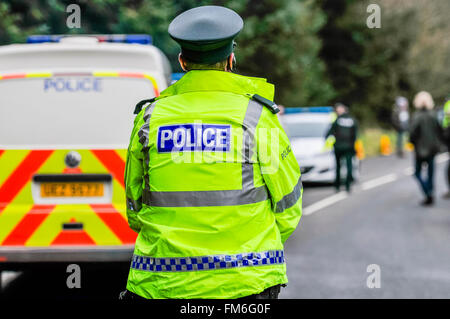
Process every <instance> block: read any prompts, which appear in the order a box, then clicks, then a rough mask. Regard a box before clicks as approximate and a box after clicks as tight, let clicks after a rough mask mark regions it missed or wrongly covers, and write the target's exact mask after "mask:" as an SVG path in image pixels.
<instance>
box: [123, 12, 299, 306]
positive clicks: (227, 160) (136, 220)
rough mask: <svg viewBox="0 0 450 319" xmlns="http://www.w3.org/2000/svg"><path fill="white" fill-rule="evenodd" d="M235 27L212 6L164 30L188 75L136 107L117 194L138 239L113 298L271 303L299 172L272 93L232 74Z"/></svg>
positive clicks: (294, 220)
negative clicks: (122, 192) (121, 288)
mask: <svg viewBox="0 0 450 319" xmlns="http://www.w3.org/2000/svg"><path fill="white" fill-rule="evenodd" d="M242 28H243V21H242V19H241V17H240V16H239V15H238V14H237V13H235V12H234V11H232V10H230V9H227V8H224V7H218V6H203V7H198V8H194V9H191V10H188V11H186V12H184V13H182V14H180V15H179V16H177V17H176V18H175V19H174V20H173V21H172V23H171V24H170V26H169V34H170V36H171V37H172V38H173V39H174V40H175V41H176V42H178V43H179V45H180V46H181V53H180V55H179V62H180V65H181V67H182V68H183V69H184V70H185V71H186V72H187V73H186V74H185V75H184V76H183V77H182V78H181V79H180V80H179V81H177V82H176V83H174V84H173V85H172V86H170V87H169V88H167V89H166V90H165V91H163V92H162V93H161V95H160V96H159V97H158V98H155V99H151V100H147V101H143V102H142V103H139V104H138V105H137V110H136V112H139V113H138V115H137V117H136V119H135V125H134V129H133V132H132V136H131V141H130V145H129V149H128V155H127V163H126V172H125V187H126V195H127V215H128V221H129V225H130V227H131V228H132V229H134V230H135V231H136V232H138V233H139V236H138V238H137V240H136V245H135V250H134V255H133V259H132V262H131V268H130V273H129V277H128V283H127V291H125V292H123V293H122V294H121V298H124V299H126V298H134V299H136V298H146V299H150V298H276V297H277V296H278V293H279V291H280V285H284V284H286V283H287V277H286V264H285V256H284V252H283V244H284V242H285V241H286V240H287V239H288V237H289V236H290V235H291V233H292V232H293V231H294V230H295V228H296V226H297V224H298V222H299V220H300V216H301V203H302V192H303V189H302V184H301V180H300V168H299V165H298V163H297V161H296V159H295V156H294V155H293V153H292V152H291V148H290V145H289V140H288V138H287V136H286V134H285V132H284V131H283V129H282V127H281V125H280V123H279V121H278V118H277V116H276V113H277V111H278V108H277V106H276V105H275V104H274V103H273V102H272V99H273V95H274V86H273V85H272V84H269V83H268V82H267V81H266V80H265V79H262V78H250V77H245V76H241V75H237V74H234V73H232V72H231V70H233V66H234V64H235V58H234V52H233V50H234V47H235V44H234V39H235V37H236V36H237V35H238V33H239V32H240V31H241V29H242ZM141 107H142V109H141V110H140V111H139V108H141Z"/></svg>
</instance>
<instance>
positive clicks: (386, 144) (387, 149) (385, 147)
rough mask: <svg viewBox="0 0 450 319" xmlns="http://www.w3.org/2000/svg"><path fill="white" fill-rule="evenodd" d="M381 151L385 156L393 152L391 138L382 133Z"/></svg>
mask: <svg viewBox="0 0 450 319" xmlns="http://www.w3.org/2000/svg"><path fill="white" fill-rule="evenodd" d="M380 153H381V155H383V156H388V155H391V153H392V149H391V140H390V139H389V136H387V135H381V137H380Z"/></svg>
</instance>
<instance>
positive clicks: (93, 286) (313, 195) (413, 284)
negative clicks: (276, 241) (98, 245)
mask: <svg viewBox="0 0 450 319" xmlns="http://www.w3.org/2000/svg"><path fill="white" fill-rule="evenodd" d="M446 159H447V155H445V154H444V155H440V156H439V157H438V158H437V166H436V176H435V181H436V190H437V191H436V193H437V195H438V196H437V201H436V205H435V206H433V207H431V208H423V207H421V206H420V205H419V204H418V203H419V201H420V200H421V199H422V197H421V194H420V191H419V187H418V184H417V182H416V181H415V180H414V178H413V177H412V176H411V174H412V169H411V166H412V158H405V159H397V158H396V157H394V156H389V157H378V158H371V159H367V160H365V161H364V162H363V164H362V172H361V173H362V174H361V180H360V181H359V182H358V183H357V184H356V185H355V187H354V188H353V191H352V193H351V194H347V193H346V192H341V193H338V194H336V193H335V192H334V190H333V188H332V187H324V186H321V187H317V186H314V187H311V186H308V185H306V186H305V189H304V193H303V207H304V212H303V213H304V216H303V217H302V219H301V222H300V226H299V228H298V229H297V230H296V231H295V233H294V234H293V236H292V237H291V238H290V239H289V240H288V241H287V243H286V249H285V251H286V259H287V267H288V277H289V284H288V287H286V288H284V289H283V290H282V293H281V295H280V297H281V298H450V245H449V243H450V200H443V199H441V198H440V197H441V194H442V193H443V192H444V191H445V190H446V185H445V178H444V168H445V167H446V164H445V163H446ZM372 264H376V265H378V266H379V268H380V283H381V287H380V288H368V287H367V284H366V281H367V278H368V276H369V275H371V273H369V272H367V267H368V265H372ZM128 266H129V263H126V264H111V265H107V267H104V265H81V270H82V277H81V288H80V289H68V288H67V286H66V279H67V276H68V273H66V267H67V265H57V266H55V267H51V268H47V269H36V270H33V271H26V272H22V273H20V274H19V273H12V272H8V273H6V274H5V273H4V274H3V277H2V278H3V282H2V283H3V294H2V296H3V297H6V298H8V297H9V298H20V297H21V296H28V297H30V296H36V297H38V298H45V299H47V298H52V299H67V298H69V299H98V298H101V299H115V298H117V295H118V293H119V292H120V291H121V290H123V289H124V288H125V283H126V277H127V273H128Z"/></svg>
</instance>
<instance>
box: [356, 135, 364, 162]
mask: <svg viewBox="0 0 450 319" xmlns="http://www.w3.org/2000/svg"><path fill="white" fill-rule="evenodd" d="M355 151H356V157H357V158H358V159H359V160H363V159H364V158H365V157H366V154H365V153H364V145H363V143H362V141H361V140H357V141H356V142H355Z"/></svg>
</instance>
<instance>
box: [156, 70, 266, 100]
mask: <svg viewBox="0 0 450 319" xmlns="http://www.w3.org/2000/svg"><path fill="white" fill-rule="evenodd" d="M204 91H222V92H231V93H236V94H241V95H248V94H251V95H253V94H259V95H261V96H262V97H265V98H266V99H269V100H273V97H274V93H275V87H274V85H273V84H271V83H268V82H267V80H266V79H263V78H256V77H248V76H243V75H239V74H234V73H231V72H225V71H215V70H193V71H189V72H187V73H186V74H185V75H184V76H183V77H182V78H181V79H180V80H178V81H177V82H175V83H174V84H172V85H171V86H169V87H168V88H167V89H165V90H164V91H162V92H161V95H160V96H159V97H158V99H160V98H164V97H168V96H172V95H178V94H183V93H190V92H204Z"/></svg>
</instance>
